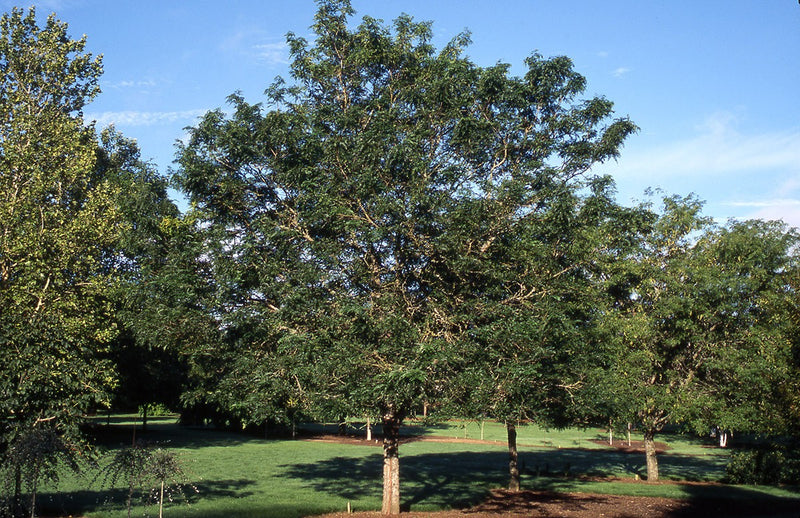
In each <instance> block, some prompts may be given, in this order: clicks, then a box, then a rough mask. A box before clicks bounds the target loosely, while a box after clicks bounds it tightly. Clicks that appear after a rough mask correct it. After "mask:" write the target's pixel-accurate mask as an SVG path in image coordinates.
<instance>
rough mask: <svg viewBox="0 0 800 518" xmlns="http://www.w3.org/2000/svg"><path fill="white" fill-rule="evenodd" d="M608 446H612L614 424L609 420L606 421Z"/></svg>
mask: <svg viewBox="0 0 800 518" xmlns="http://www.w3.org/2000/svg"><path fill="white" fill-rule="evenodd" d="M608 445H609V446H614V423H613V421H611V419H609V420H608Z"/></svg>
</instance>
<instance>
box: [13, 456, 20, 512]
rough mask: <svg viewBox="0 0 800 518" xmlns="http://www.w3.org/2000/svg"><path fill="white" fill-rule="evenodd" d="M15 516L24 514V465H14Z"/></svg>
mask: <svg viewBox="0 0 800 518" xmlns="http://www.w3.org/2000/svg"><path fill="white" fill-rule="evenodd" d="M12 507H13V509H12V510H11V512H12V514H13V516H22V466H20V465H19V464H17V465H16V466H14V499H13V502H12Z"/></svg>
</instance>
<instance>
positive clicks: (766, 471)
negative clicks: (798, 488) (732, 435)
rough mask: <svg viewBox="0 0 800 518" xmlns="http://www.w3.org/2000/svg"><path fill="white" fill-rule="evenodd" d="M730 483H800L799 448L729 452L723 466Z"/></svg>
mask: <svg viewBox="0 0 800 518" xmlns="http://www.w3.org/2000/svg"><path fill="white" fill-rule="evenodd" d="M725 471H726V475H727V476H726V480H727V481H728V482H730V483H732V484H755V485H776V484H800V450H785V449H781V448H774V449H757V450H745V451H739V452H735V453H733V454H731V460H730V462H729V463H728V466H727V467H726V468H725Z"/></svg>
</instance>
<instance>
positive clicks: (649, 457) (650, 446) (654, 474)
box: [644, 430, 658, 482]
mask: <svg viewBox="0 0 800 518" xmlns="http://www.w3.org/2000/svg"><path fill="white" fill-rule="evenodd" d="M655 435H656V432H655V430H645V431H644V456H645V460H646V461H647V481H648V482H657V481H658V459H657V458H656V443H655V440H654V439H655Z"/></svg>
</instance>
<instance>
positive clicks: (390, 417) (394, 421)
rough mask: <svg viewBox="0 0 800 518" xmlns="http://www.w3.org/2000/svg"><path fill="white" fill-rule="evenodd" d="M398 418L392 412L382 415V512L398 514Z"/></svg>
mask: <svg viewBox="0 0 800 518" xmlns="http://www.w3.org/2000/svg"><path fill="white" fill-rule="evenodd" d="M399 445H400V418H399V417H398V416H397V414H396V413H394V412H387V413H386V414H385V415H384V416H383V505H382V506H381V513H382V514H390V515H395V514H400V457H399V453H398V450H399Z"/></svg>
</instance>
